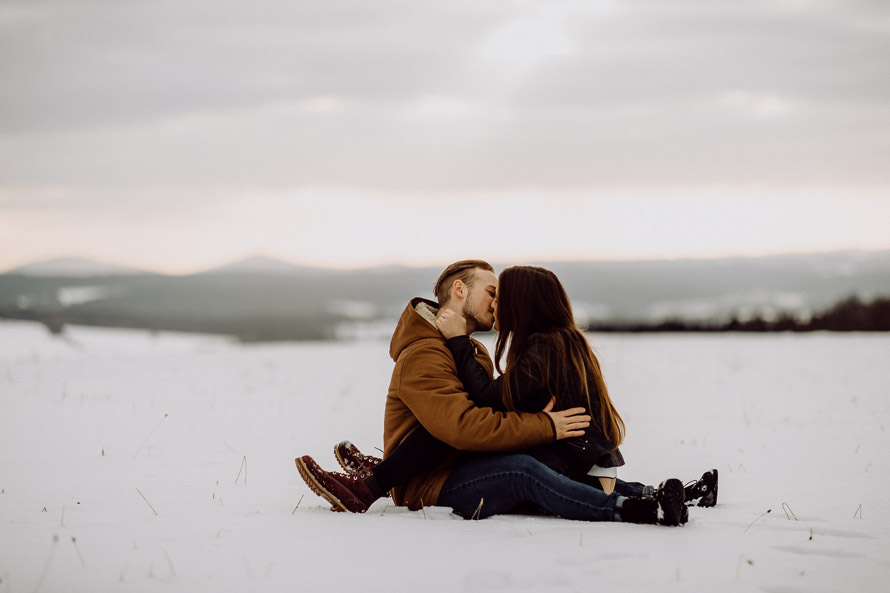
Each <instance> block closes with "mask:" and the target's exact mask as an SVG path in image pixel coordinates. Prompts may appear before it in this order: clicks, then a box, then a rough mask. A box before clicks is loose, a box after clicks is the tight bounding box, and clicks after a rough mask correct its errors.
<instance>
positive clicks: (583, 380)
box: [494, 266, 625, 447]
mask: <svg viewBox="0 0 890 593" xmlns="http://www.w3.org/2000/svg"><path fill="white" fill-rule="evenodd" d="M498 284H499V285H498V300H497V320H498V338H497V343H496V344H495V355H494V359H495V362H496V365H497V369H498V371H499V372H501V373H504V374H505V375H507V376H506V377H505V381H504V387H503V389H504V393H503V395H504V402H505V403H506V405H507V406H509V407H510V408H512V409H516V405H515V404H516V402H515V395H514V387H513V386H512V385H511V383H512V381H511V380H510V370H511V369H514V368H515V367H516V363H517V361H518V360H519V359H520V357H522V356H534V357H536V358H538V359H540V360H535V361H533V362H534V363H535V364H534V367H535V368H536V369H540V370H541V372H542V373H545V375H546V376H544V377H542V380H543V381H544V382H545V384H546V385H548V386H550V387H551V389H552V393H553V394H554V395H556V396H557V402H558V404H559V403H563V404H565V403H569V404H571V405H584V402H585V401H586V404H587V406H586V407H587V409H588V411H589V412H590V414H591V416H593V418H594V421H597V420H599V426H600V428H601V429H602V431H603V435H604V436H605V437H606V439H607V441H608V442H609V443H610V444H611V445H612V446H613V447H617V446H618V445H620V444H621V441H622V440H624V430H625V428H624V421H623V420H622V419H621V416H620V415H619V414H618V411H617V410H616V409H615V406H614V405H613V404H612V400H611V399H610V398H609V391H608V389H607V388H606V382H605V380H604V379H603V373H602V371H601V370H600V365H599V361H598V360H597V358H596V355H595V354H594V353H593V350H592V349H591V348H590V344H589V343H588V342H587V338H585V337H584V334H583V333H581V330H579V329H578V326H577V325H575V318H574V316H573V314H572V306H571V304H570V303H569V297H568V295H567V294H566V291H565V289H564V288H563V286H562V284H561V283H560V282H559V279H558V278H557V277H556V274H554V273H553V272H551V271H550V270H547V269H545V268H539V267H535V266H514V267H511V268H506V269H505V270H504V271H503V272H501V275H500V279H499V283H498ZM532 334H544V336H545V337H546V339H547V344H548V347H546V348H541V349H535V350H534V353H533V352H527V347H528V341H529V336H531V335H532ZM507 344H509V346H510V350H509V352H507V366H506V371H502V370H501V358H502V357H503V355H504V351H505V350H506V349H507ZM591 384H592V387H593V389H592V390H591ZM571 386H580V389H581V391H582V393H581V395H582V396H583V399H582V400H581V401H578V400H577V399H576V400H575V401H571V402H560V401H559V397H560V395H563V396H565V395H567V393H566V391H567V390H568V389H571V388H572V387H571Z"/></svg>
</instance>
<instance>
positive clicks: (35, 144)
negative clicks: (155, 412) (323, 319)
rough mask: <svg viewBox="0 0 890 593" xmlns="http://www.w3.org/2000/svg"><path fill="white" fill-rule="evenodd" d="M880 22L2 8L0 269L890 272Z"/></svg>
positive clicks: (888, 65) (844, 5) (209, 4)
mask: <svg viewBox="0 0 890 593" xmlns="http://www.w3.org/2000/svg"><path fill="white" fill-rule="evenodd" d="M888 164H890V3H888V2H886V1H884V0H820V1H808V0H764V1H761V0H747V1H745V2H738V1H735V0H733V1H720V0H714V1H704V0H698V1H696V0H688V1H684V0H624V1H618V0H616V1H611V2H610V1H596V0H588V1H583V0H565V1H559V0H554V1H551V2H519V1H513V2H505V1H492V0H486V1H479V0H468V1H464V0H449V1H448V2H422V1H418V0H404V1H402V0H374V1H363V2H355V1H349V2H340V1H336V0H324V1H311V2H310V1H307V0H286V1H274V0H255V1H252V2H234V1H233V2H219V1H215V0H214V1H211V0H171V1H166V0H164V1H152V2H145V1H142V0H139V1H132V0H114V1H111V0H92V1H90V0H59V1H43V0H0V270H3V269H7V268H10V267H13V266H15V265H18V264H22V263H26V262H31V261H35V260H41V259H48V258H53V257H60V256H86V257H92V258H98V259H102V260H106V261H109V262H115V263H123V264H132V265H137V266H143V267H148V268H152V269H156V270H161V271H169V272H187V271H192V270H196V269H200V268H203V267H208V266H212V265H217V264H220V263H223V262H227V261H230V260H233V259H238V258H241V257H245V256H249V255H254V254H264V255H268V256H273V257H278V258H282V259H286V260H289V261H294V262H298V263H310V264H317V265H334V266H340V267H352V266H364V265H376V264H385V263H403V264H427V263H434V262H435V263H444V262H448V261H450V260H453V259H457V258H461V257H468V256H473V257H483V258H486V259H491V260H496V261H504V262H528V261H541V260H548V259H549V260H552V259H557V258H558V259H615V258H621V259H628V258H673V257H689V256H692V257H716V256H721V255H729V254H733V255H756V254H763V253H775V252H786V251H823V250H832V249H839V248H864V249H876V248H890V232H888V230H887V229H888V228H890V165H888Z"/></svg>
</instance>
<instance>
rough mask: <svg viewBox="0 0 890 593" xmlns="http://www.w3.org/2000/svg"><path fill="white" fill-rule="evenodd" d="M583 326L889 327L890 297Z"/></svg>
mask: <svg viewBox="0 0 890 593" xmlns="http://www.w3.org/2000/svg"><path fill="white" fill-rule="evenodd" d="M584 329H585V330H586V331H591V332H607V333H657V332H751V333H758V332H759V333H767V332H814V331H834V332H854V331H890V298H885V297H879V298H876V299H874V300H872V301H870V302H864V301H862V300H861V299H860V298H859V297H857V296H850V297H847V298H845V299H843V300H842V301H840V302H838V303H837V304H835V305H834V306H832V307H830V308H829V309H827V310H825V311H822V312H821V313H817V314H815V315H813V316H811V317H809V318H805V319H801V318H799V317H796V316H794V315H793V314H791V313H783V314H781V315H778V316H776V317H774V318H766V317H765V316H763V315H757V316H753V317H750V318H746V319H741V318H740V317H739V316H733V317H732V318H731V319H729V320H727V321H722V322H714V321H700V320H687V319H666V320H664V321H659V322H654V323H653V322H648V323H647V322H638V321H627V322H624V321H599V322H593V323H589V324H586V325H585V327H584Z"/></svg>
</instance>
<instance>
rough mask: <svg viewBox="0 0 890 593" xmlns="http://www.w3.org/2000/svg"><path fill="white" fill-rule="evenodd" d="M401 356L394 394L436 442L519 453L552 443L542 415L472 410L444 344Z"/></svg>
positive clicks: (551, 426)
mask: <svg viewBox="0 0 890 593" xmlns="http://www.w3.org/2000/svg"><path fill="white" fill-rule="evenodd" d="M406 356H407V357H408V358H407V359H406V360H404V362H403V365H402V368H401V374H400V377H399V380H400V386H399V396H400V398H401V399H402V401H403V402H404V404H405V405H406V406H407V407H408V408H409V409H410V410H411V412H412V413H413V414H414V415H415V416H416V417H417V419H418V421H420V423H421V424H422V425H423V426H424V428H426V429H427V431H429V433H430V434H432V435H433V436H434V437H436V438H437V439H439V440H440V441H443V442H445V443H447V444H449V445H451V446H452V447H454V448H456V449H464V450H473V451H520V450H524V449H529V448H531V447H535V446H537V445H542V444H545V443H550V442H553V441H554V440H555V438H556V434H557V429H556V427H555V425H554V423H553V422H551V419H550V416H549V415H548V414H547V413H546V412H537V413H526V412H499V411H495V410H493V409H491V408H480V407H478V406H476V405H475V404H474V403H473V401H472V400H471V399H470V398H469V396H468V395H467V392H466V391H464V388H463V385H462V384H461V382H460V380H459V379H458V377H457V369H456V367H455V365H454V359H453V358H452V356H451V352H450V351H449V350H448V349H447V348H446V347H445V345H444V344H442V343H435V344H433V345H430V346H427V347H425V348H422V349H419V350H418V351H415V352H412V353H406Z"/></svg>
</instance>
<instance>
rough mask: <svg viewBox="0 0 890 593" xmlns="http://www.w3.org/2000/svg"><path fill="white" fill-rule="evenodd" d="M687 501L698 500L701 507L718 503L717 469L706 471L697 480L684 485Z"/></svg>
mask: <svg viewBox="0 0 890 593" xmlns="http://www.w3.org/2000/svg"><path fill="white" fill-rule="evenodd" d="M684 490H685V494H684V497H683V498H684V500H685V502H692V501H694V500H698V499H700V500H698V506H700V507H712V506H714V505H716V504H717V470H716V469H712V470H710V471H706V472H705V473H703V474H702V476H701V477H700V478H699V479H698V480H696V481H695V482H689V483H688V484H686V486H684Z"/></svg>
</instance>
